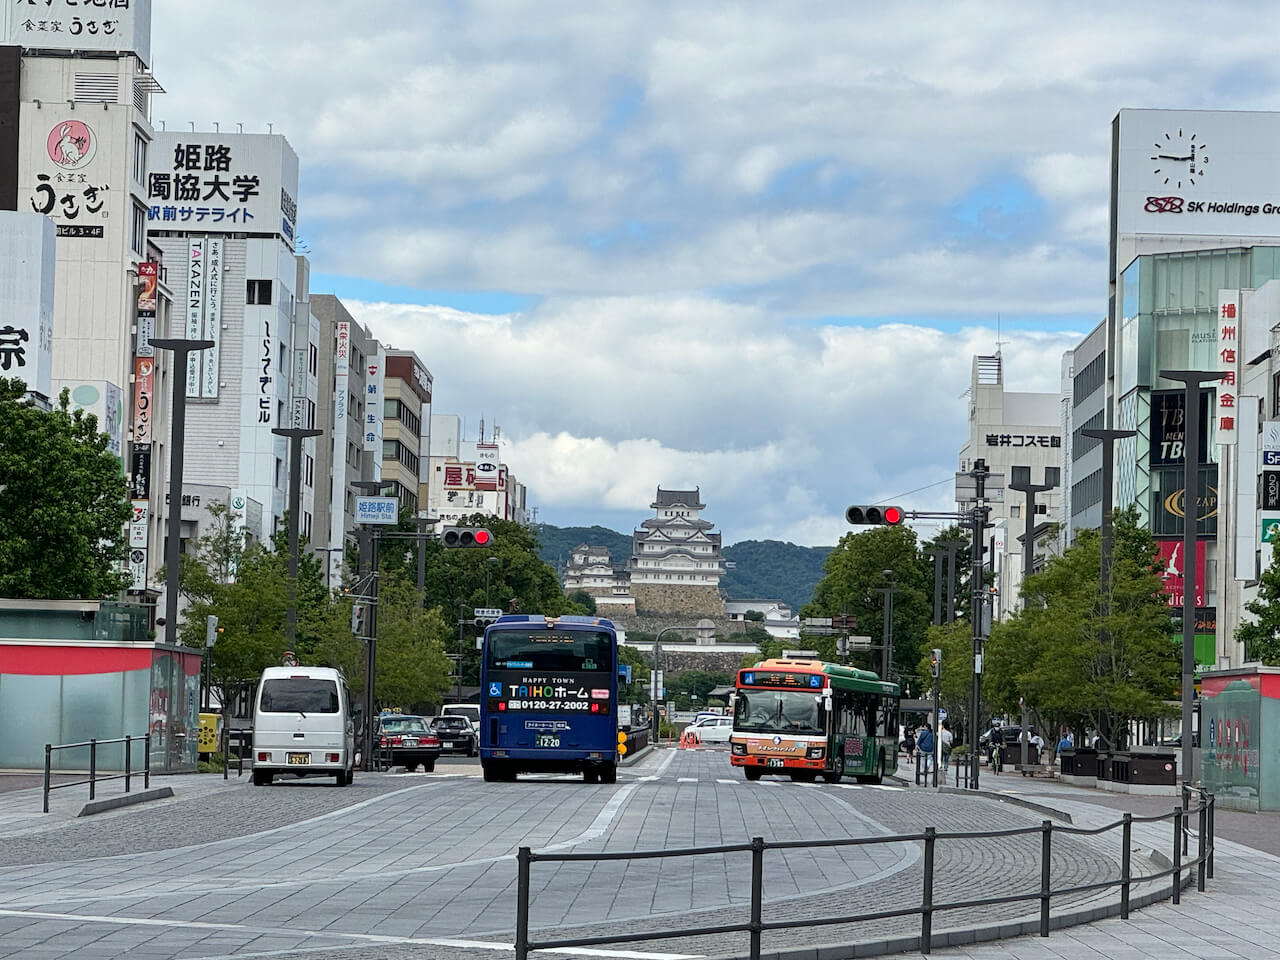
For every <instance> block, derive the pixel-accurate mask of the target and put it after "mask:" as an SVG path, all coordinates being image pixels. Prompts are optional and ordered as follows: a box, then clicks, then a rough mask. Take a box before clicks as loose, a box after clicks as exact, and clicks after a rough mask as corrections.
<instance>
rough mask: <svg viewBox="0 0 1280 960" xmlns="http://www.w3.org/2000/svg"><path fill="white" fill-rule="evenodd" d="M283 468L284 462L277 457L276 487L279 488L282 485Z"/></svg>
mask: <svg viewBox="0 0 1280 960" xmlns="http://www.w3.org/2000/svg"><path fill="white" fill-rule="evenodd" d="M283 469H284V462H283V461H282V460H281V459H280V458H279V457H276V487H277V488H279V487H280V485H281V484H280V473H281V471H282V470H283Z"/></svg>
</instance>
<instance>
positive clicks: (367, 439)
mask: <svg viewBox="0 0 1280 960" xmlns="http://www.w3.org/2000/svg"><path fill="white" fill-rule="evenodd" d="M386 361H387V355H386V352H385V351H384V349H383V347H382V345H381V344H379V345H378V349H377V352H376V353H375V354H374V355H373V356H371V357H369V358H368V360H367V369H366V371H365V378H364V392H365V397H364V428H363V436H364V444H363V445H364V449H366V450H372V451H376V452H377V454H378V455H377V456H376V457H374V459H375V460H377V459H380V458H381V456H382V453H381V451H382V416H383V409H382V404H383V400H384V395H385V393H386Z"/></svg>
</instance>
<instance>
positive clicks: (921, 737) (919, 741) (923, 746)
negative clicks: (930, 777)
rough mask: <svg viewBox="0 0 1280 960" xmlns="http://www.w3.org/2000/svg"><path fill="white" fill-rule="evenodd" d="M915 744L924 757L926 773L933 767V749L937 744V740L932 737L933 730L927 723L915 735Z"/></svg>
mask: <svg viewBox="0 0 1280 960" xmlns="http://www.w3.org/2000/svg"><path fill="white" fill-rule="evenodd" d="M916 746H917V747H919V748H920V756H921V757H922V758H923V759H924V772H925V773H926V774H928V772H929V771H930V770H932V769H933V751H934V748H935V747H936V746H937V740H935V739H934V736H933V730H932V729H931V728H930V726H929V725H928V724H927V723H926V724H925V725H924V726H923V727H921V728H920V732H919V733H918V734H917V735H916Z"/></svg>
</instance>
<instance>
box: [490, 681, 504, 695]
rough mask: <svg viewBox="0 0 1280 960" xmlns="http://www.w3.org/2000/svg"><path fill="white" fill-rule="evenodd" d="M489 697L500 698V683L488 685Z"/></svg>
mask: <svg viewBox="0 0 1280 960" xmlns="http://www.w3.org/2000/svg"><path fill="white" fill-rule="evenodd" d="M489 696H491V697H500V696H502V684H501V683H491V684H489Z"/></svg>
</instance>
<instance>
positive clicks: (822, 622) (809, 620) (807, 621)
mask: <svg viewBox="0 0 1280 960" xmlns="http://www.w3.org/2000/svg"><path fill="white" fill-rule="evenodd" d="M801 622H802V623H804V625H805V626H806V627H829V626H831V618H830V617H805V618H804V620H803V621H801Z"/></svg>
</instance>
